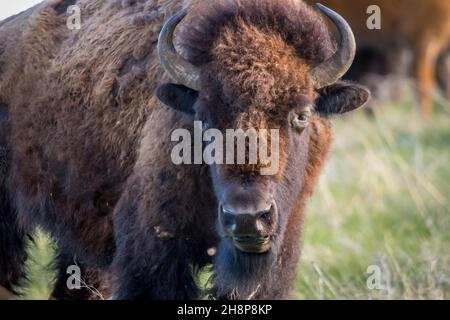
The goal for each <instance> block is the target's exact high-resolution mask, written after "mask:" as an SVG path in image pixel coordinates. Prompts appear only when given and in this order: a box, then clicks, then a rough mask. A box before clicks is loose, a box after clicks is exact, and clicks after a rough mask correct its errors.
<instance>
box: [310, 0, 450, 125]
mask: <svg viewBox="0 0 450 320" xmlns="http://www.w3.org/2000/svg"><path fill="white" fill-rule="evenodd" d="M307 2H309V3H313V2H314V1H313V0H308V1H307ZM323 3H324V4H325V5H326V6H328V7H330V8H331V9H333V10H336V11H337V12H339V13H340V14H342V16H343V17H344V18H345V19H346V20H347V21H348V23H349V24H350V25H351V27H352V29H353V31H354V33H355V38H356V40H357V42H358V45H359V50H358V51H359V54H357V57H356V61H355V63H356V64H354V66H355V67H356V68H357V73H355V72H353V73H351V74H349V75H348V76H349V77H350V78H354V77H355V76H356V79H358V78H359V77H360V76H361V70H365V71H366V72H363V74H362V76H364V74H366V73H367V71H369V72H370V71H375V72H376V73H379V74H381V75H386V74H394V75H398V76H400V77H404V76H408V75H409V74H410V73H411V74H412V76H413V78H415V79H416V80H417V83H418V87H417V92H418V96H419V101H420V105H421V112H422V114H423V115H424V116H425V117H428V116H429V115H430V114H431V111H432V98H431V95H432V91H433V89H435V88H436V86H437V84H439V86H440V87H441V88H442V89H443V91H444V93H446V94H447V95H448V93H449V92H450V91H449V88H450V81H449V73H450V67H449V65H448V63H447V57H448V48H449V45H450V1H448V0H396V1H390V0H324V1H323ZM372 5H377V6H378V7H379V8H380V10H381V29H380V30H378V29H374V30H369V29H368V28H367V24H366V22H367V19H368V17H369V14H367V9H368V8H369V6H372ZM409 53H411V58H412V68H410V67H409V64H410V61H409V59H410V57H409V56H410V54H409ZM368 59H369V60H368ZM369 62H372V63H373V62H375V64H376V65H375V70H370V67H369V68H368V65H373V64H371V63H369ZM409 69H412V70H411V71H410V70H409ZM394 91H395V89H394Z"/></svg>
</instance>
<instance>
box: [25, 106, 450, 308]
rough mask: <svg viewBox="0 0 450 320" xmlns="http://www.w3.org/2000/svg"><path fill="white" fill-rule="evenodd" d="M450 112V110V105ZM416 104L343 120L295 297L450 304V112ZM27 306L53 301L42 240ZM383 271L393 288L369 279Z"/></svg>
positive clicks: (312, 210)
mask: <svg viewBox="0 0 450 320" xmlns="http://www.w3.org/2000/svg"><path fill="white" fill-rule="evenodd" d="M447 108H448V106H447ZM436 109H437V110H436V112H435V114H434V116H433V118H432V119H431V120H429V121H423V120H422V119H421V118H420V117H419V115H418V112H417V106H416V104H415V103H414V102H413V101H412V99H410V101H405V102H403V103H401V105H395V104H392V105H386V106H384V107H383V108H381V109H380V110H379V111H378V112H377V113H376V115H375V116H374V117H371V116H367V115H366V114H365V113H364V112H357V113H355V114H353V115H351V116H347V117H344V118H341V119H336V120H335V121H334V123H335V131H336V141H335V144H334V150H333V152H332V156H331V158H330V160H329V162H328V163H327V166H326V169H325V171H324V172H323V174H322V176H321V179H320V181H319V184H318V186H317V188H316V192H315V195H314V197H313V199H312V201H311V202H310V204H309V207H308V210H307V215H306V221H305V226H304V235H303V239H302V242H303V246H302V255H301V256H302V258H301V263H300V265H299V271H300V272H299V276H298V280H297V284H296V290H295V292H294V293H293V295H292V298H294V299H450V209H449V207H450V199H449V195H450V183H449V182H450V113H449V112H448V111H446V110H444V108H442V106H438V107H437V108H436ZM30 251H31V253H32V259H31V260H30V261H29V263H28V269H29V271H30V283H29V285H28V286H27V288H26V290H25V293H26V294H25V298H27V299H45V298H47V297H48V295H49V279H50V277H51V271H49V270H48V269H46V267H45V266H46V264H47V263H48V262H49V261H50V257H51V255H52V252H53V249H52V246H50V245H49V241H48V240H47V239H46V237H45V236H42V235H40V236H38V238H37V247H33V248H31V250H30ZM371 265H375V266H378V267H379V270H380V271H381V275H382V277H381V278H382V284H383V287H382V288H381V289H380V290H377V289H375V290H370V289H368V287H367V284H366V282H367V279H368V277H369V276H370V274H368V273H366V271H367V268H368V267H369V266H371Z"/></svg>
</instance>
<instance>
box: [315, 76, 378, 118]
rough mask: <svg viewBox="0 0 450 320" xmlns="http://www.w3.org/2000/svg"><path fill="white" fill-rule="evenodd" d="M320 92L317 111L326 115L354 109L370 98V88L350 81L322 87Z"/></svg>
mask: <svg viewBox="0 0 450 320" xmlns="http://www.w3.org/2000/svg"><path fill="white" fill-rule="evenodd" d="M318 93H319V97H318V98H317V99H316V111H317V112H318V113H319V114H320V115H324V116H329V115H332V114H343V113H347V112H350V111H353V110H355V109H358V108H360V107H362V106H363V105H364V104H365V103H366V102H367V101H368V100H369V99H370V91H369V89H368V88H366V87H364V86H361V85H358V84H354V83H350V82H337V83H335V84H333V85H331V86H328V87H325V88H323V89H320V90H319V91H318Z"/></svg>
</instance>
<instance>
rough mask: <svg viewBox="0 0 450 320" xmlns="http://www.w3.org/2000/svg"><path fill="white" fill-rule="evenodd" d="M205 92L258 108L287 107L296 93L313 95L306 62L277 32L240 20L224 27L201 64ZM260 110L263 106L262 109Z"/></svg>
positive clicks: (295, 98) (295, 97)
mask: <svg viewBox="0 0 450 320" xmlns="http://www.w3.org/2000/svg"><path fill="white" fill-rule="evenodd" d="M203 70H204V72H203V76H204V77H205V79H204V80H203V83H209V84H211V85H210V86H207V87H209V88H208V89H210V90H206V91H211V92H205V94H219V95H221V96H222V97H221V98H222V99H225V100H228V101H227V102H230V103H232V102H236V103H237V104H238V105H242V104H244V105H246V106H255V107H257V108H258V109H260V110H261V109H268V110H271V109H273V110H280V108H283V107H285V108H289V107H290V104H292V102H293V101H296V100H298V99H299V97H303V96H307V97H311V98H312V96H313V83H312V80H311V77H310V75H309V66H308V65H307V64H306V62H305V61H304V60H303V59H301V58H299V57H298V56H297V55H296V52H295V50H294V48H292V47H291V46H289V45H288V44H287V43H286V42H285V41H284V40H283V39H282V37H281V36H280V35H279V34H277V33H271V34H268V33H267V32H264V31H261V30H259V29H258V28H256V27H254V26H249V25H247V24H245V23H243V22H242V23H241V24H240V26H239V28H237V29H235V28H233V29H231V28H225V29H224V30H223V32H222V33H221V34H220V36H219V37H218V39H217V40H216V41H215V45H214V47H213V49H212V62H211V63H209V64H208V65H207V66H205V67H204V68H203ZM261 111H263V110H261Z"/></svg>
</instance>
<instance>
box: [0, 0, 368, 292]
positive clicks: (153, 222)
mask: <svg viewBox="0 0 450 320" xmlns="http://www.w3.org/2000/svg"><path fill="white" fill-rule="evenodd" d="M74 3H75V1H64V0H63V1H47V2H44V3H43V4H42V5H40V6H38V7H36V8H34V9H33V10H31V11H29V12H26V13H23V14H20V15H18V16H16V17H14V18H12V19H9V20H8V21H7V22H6V23H3V24H2V25H1V27H0V105H1V106H2V109H3V113H4V117H2V121H1V122H0V129H1V130H0V132H2V136H1V137H2V147H3V148H4V149H5V150H6V152H5V153H4V156H3V160H4V161H5V163H6V165H5V167H4V170H2V177H1V178H2V179H1V180H0V181H1V182H2V183H1V185H0V188H1V190H0V191H1V192H0V194H1V208H0V217H1V219H0V251H1V254H0V268H1V269H0V284H1V285H3V286H5V287H7V288H14V287H15V286H16V285H17V284H18V283H19V280H20V277H21V276H22V275H23V272H22V270H23V263H24V260H25V258H26V255H25V246H24V238H25V235H26V233H28V232H30V231H32V230H33V228H34V227H35V226H41V227H42V228H44V229H45V230H46V231H47V232H49V233H50V234H51V236H52V237H53V239H54V240H55V241H56V243H57V244H58V250H59V256H58V270H59V273H58V278H57V282H56V285H55V289H54V291H53V294H52V297H53V298H57V299H85V298H90V296H89V293H90V292H89V291H88V290H86V289H82V290H69V289H68V288H67V287H66V282H67V277H68V275H67V274H66V270H67V267H68V266H69V265H73V264H77V265H79V266H80V267H81V271H82V277H83V278H84V280H85V282H86V283H87V284H88V285H90V286H93V287H95V288H98V287H100V286H101V285H102V279H101V277H100V275H105V274H108V275H111V276H112V278H113V280H114V282H113V283H112V285H113V295H114V297H115V298H118V299H150V298H158V299H195V298H199V297H200V292H199V288H198V286H197V281H196V280H197V278H196V277H197V275H198V272H199V270H200V269H201V268H202V267H204V266H206V265H208V264H213V266H214V273H213V277H212V283H213V289H212V291H211V295H212V296H213V297H215V298H223V299H244V298H245V299H247V298H248V299H250V298H254V299H262V298H283V297H286V296H287V295H288V293H289V290H290V289H291V288H292V286H293V283H294V280H295V275H296V266H297V261H298V252H299V248H298V245H299V237H300V231H301V227H302V217H303V211H304V207H305V203H306V200H307V198H308V197H309V196H310V195H311V193H312V191H313V188H314V185H315V182H316V179H317V176H318V175H319V172H320V171H321V169H322V167H323V164H324V162H325V159H326V157H327V155H328V151H329V149H330V145H331V142H332V129H331V124H330V122H329V120H328V117H330V116H332V115H333V114H342V113H345V112H349V111H352V110H354V109H356V108H358V107H360V106H361V105H363V104H364V103H365V102H366V101H367V99H368V98H369V92H368V91H367V89H366V88H364V87H361V86H359V85H356V84H352V83H346V82H338V79H339V78H340V77H341V76H342V75H343V74H344V73H345V72H346V71H347V70H348V68H349V67H350V65H351V63H352V60H353V57H354V53H355V42H354V37H353V34H352V32H351V29H350V27H349V26H348V24H347V23H346V22H345V20H344V19H342V17H340V16H339V15H337V14H336V13H334V12H333V11H331V10H328V9H327V8H325V7H320V10H321V11H322V12H323V13H324V14H325V15H326V16H328V17H329V18H330V19H331V20H332V21H333V22H334V24H335V25H336V26H337V28H338V30H339V33H340V39H341V40H340V42H339V45H338V46H337V50H334V46H333V44H332V40H331V38H330V35H329V32H328V28H327V26H326V24H325V22H324V21H323V19H322V16H321V15H320V14H319V13H318V12H316V11H314V10H313V9H312V8H310V7H308V6H307V5H306V4H304V3H303V2H301V1H297V0H287V1H286V0H246V1H240V0H220V1H207V0H205V1H196V4H195V5H194V6H192V7H189V5H188V4H189V3H188V2H187V1H186V2H184V1H175V0H161V1H131V0H130V1H117V0H109V1H107V0H95V1H94V0H93V1H79V2H77V4H78V5H79V6H80V7H81V12H82V13H83V25H82V30H80V31H78V32H76V31H70V30H68V29H67V28H66V19H67V16H66V14H64V12H65V8H66V7H67V6H68V5H70V4H74ZM183 7H189V15H188V17H186V19H185V20H184V21H183V23H182V25H180V28H181V29H180V33H179V36H178V38H179V43H180V49H181V52H184V53H185V56H186V58H183V57H182V56H180V55H179V54H178V53H177V52H176V51H175V49H174V46H173V42H174V39H173V34H174V30H175V28H176V26H177V25H178V24H180V23H181V21H182V20H183V18H184V17H185V15H186V10H185V9H183V10H182V8H183ZM176 12H178V13H177V14H175V13H176ZM173 14H175V15H174V16H173V17H172V18H171V19H169V20H168V22H167V23H166V24H165V26H164V28H163V25H164V22H165V21H167V19H168V18H169V17H170V16H171V15H173ZM161 29H162V31H161ZM160 31H161V37H160V40H159V41H158V34H159V33H160ZM158 56H159V60H160V61H158ZM160 62H161V63H160ZM165 71H167V74H166V73H165ZM168 75H170V76H171V77H172V78H173V79H174V80H176V81H177V82H178V83H177V84H173V83H168V82H169V77H168ZM155 91H156V94H155ZM158 98H159V100H158ZM160 100H161V101H162V102H164V103H165V105H164V104H163V103H161V102H160ZM194 119H197V120H202V121H203V123H204V124H205V125H206V126H209V127H212V128H217V129H219V130H221V131H224V130H225V129H226V128H230V129H238V128H242V129H250V128H255V129H257V130H259V129H265V128H267V129H279V133H280V144H279V145H280V152H279V155H280V167H279V170H278V171H277V172H276V174H274V175H272V176H262V175H260V174H259V170H258V167H261V166H264V164H262V163H258V164H257V165H255V166H249V165H245V164H243V165H219V164H216V165H211V166H207V165H206V164H203V165H175V164H174V163H173V162H172V160H171V151H172V148H173V146H174V143H172V142H171V133H172V132H173V131H174V130H175V129H179V128H186V129H188V130H190V131H192V130H193V122H194ZM269 142H271V140H269ZM216 226H218V228H216ZM214 248H215V249H214ZM212 256H214V257H212Z"/></svg>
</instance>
